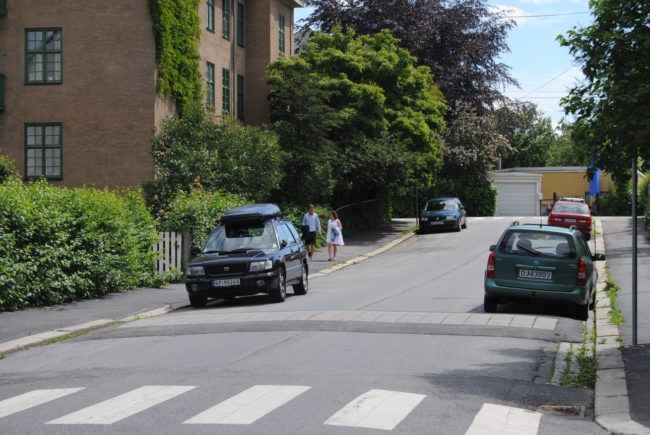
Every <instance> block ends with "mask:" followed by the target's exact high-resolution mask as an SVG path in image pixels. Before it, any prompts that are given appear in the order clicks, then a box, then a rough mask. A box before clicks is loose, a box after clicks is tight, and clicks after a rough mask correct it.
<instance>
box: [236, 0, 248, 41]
mask: <svg viewBox="0 0 650 435" xmlns="http://www.w3.org/2000/svg"><path fill="white" fill-rule="evenodd" d="M237 45H239V46H240V47H243V46H244V45H246V30H245V27H244V4H243V3H237Z"/></svg>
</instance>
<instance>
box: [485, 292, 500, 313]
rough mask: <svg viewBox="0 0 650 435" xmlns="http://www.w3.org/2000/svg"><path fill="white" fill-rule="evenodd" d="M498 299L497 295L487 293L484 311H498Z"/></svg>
mask: <svg viewBox="0 0 650 435" xmlns="http://www.w3.org/2000/svg"><path fill="white" fill-rule="evenodd" d="M498 301H499V300H498V299H497V298H495V297H492V296H488V295H485V297H484V298H483V311H485V312H486V313H496V312H497V308H498V306H499V302H498Z"/></svg>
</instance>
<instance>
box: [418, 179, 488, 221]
mask: <svg viewBox="0 0 650 435" xmlns="http://www.w3.org/2000/svg"><path fill="white" fill-rule="evenodd" d="M430 193H431V195H430V196H429V197H423V198H422V202H421V204H422V206H421V207H420V208H423V207H424V204H425V202H426V201H427V200H428V199H429V198H431V197H436V196H455V197H457V198H459V199H460V201H461V202H462V203H463V205H464V206H465V209H466V211H467V215H468V216H494V213H495V212H496V204H497V190H496V188H495V187H494V185H493V184H492V183H491V182H490V181H489V180H483V179H477V180H474V181H468V180H465V182H463V180H450V179H439V180H436V182H435V183H434V187H433V189H431V190H430Z"/></svg>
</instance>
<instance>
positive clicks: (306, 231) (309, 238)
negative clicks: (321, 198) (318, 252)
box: [302, 204, 322, 259]
mask: <svg viewBox="0 0 650 435" xmlns="http://www.w3.org/2000/svg"><path fill="white" fill-rule="evenodd" d="M321 231H322V229H321V226H320V219H319V218H318V215H317V214H316V213H314V204H309V209H308V211H307V213H305V216H303V218H302V238H303V239H304V240H305V245H307V251H308V253H309V258H310V259H311V258H312V257H313V256H314V250H315V248H316V235H320V233H321Z"/></svg>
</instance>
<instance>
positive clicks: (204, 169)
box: [144, 104, 282, 210]
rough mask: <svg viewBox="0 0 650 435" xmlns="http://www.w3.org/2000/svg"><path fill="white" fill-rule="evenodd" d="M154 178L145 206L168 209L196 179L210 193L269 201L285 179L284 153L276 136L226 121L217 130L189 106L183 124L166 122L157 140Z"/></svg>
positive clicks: (200, 110)
mask: <svg viewBox="0 0 650 435" xmlns="http://www.w3.org/2000/svg"><path fill="white" fill-rule="evenodd" d="M152 153H153V160H154V178H153V179H152V180H149V181H147V182H145V185H144V188H145V191H146V193H147V200H148V202H149V203H150V204H153V205H154V207H155V209H156V210H160V209H166V208H167V206H168V204H169V203H170V201H172V199H174V198H175V197H176V195H177V193H178V192H179V191H183V192H189V191H190V189H191V188H192V186H193V185H194V183H195V181H196V179H197V177H200V182H201V184H202V185H203V187H204V188H205V189H206V190H208V191H217V190H221V191H226V192H231V193H235V194H238V195H245V196H247V197H248V198H250V199H252V200H254V201H265V200H267V199H268V198H269V196H270V194H271V192H272V191H273V190H274V189H276V188H277V187H278V186H279V183H280V180H281V178H282V172H281V170H280V160H281V155H282V152H281V151H280V148H279V145H278V144H277V140H276V137H275V135H274V134H273V133H272V132H269V131H267V130H263V129H259V128H252V127H245V126H243V125H241V124H239V123H237V122H236V121H234V120H232V119H230V118H229V117H225V119H224V120H223V123H221V124H217V123H216V122H214V120H212V119H211V118H210V117H208V116H207V115H206V113H205V109H204V108H203V106H201V105H194V104H190V105H189V106H188V107H187V108H186V111H185V112H184V116H183V118H182V119H176V118H169V119H167V120H165V122H164V127H163V129H162V131H161V132H160V133H159V134H158V135H157V136H156V137H155V138H154V139H153V151H152Z"/></svg>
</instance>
